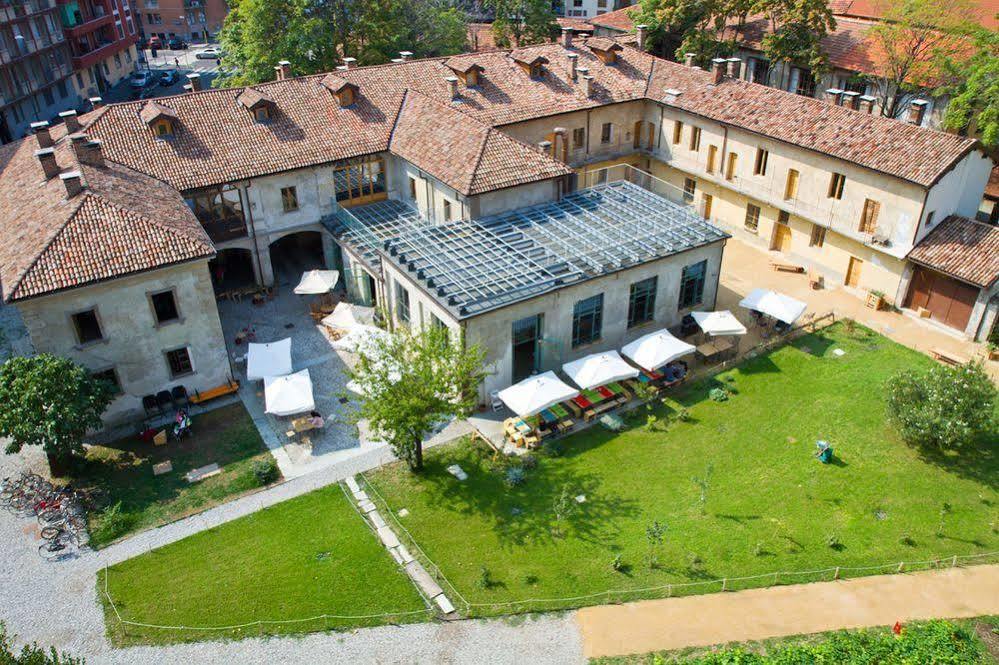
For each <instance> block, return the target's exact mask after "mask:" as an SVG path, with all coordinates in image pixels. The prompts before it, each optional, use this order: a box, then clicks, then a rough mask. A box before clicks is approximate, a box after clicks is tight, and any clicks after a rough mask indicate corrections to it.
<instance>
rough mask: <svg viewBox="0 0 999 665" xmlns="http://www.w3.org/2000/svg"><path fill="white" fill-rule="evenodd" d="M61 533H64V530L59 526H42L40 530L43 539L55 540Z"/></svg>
mask: <svg viewBox="0 0 999 665" xmlns="http://www.w3.org/2000/svg"><path fill="white" fill-rule="evenodd" d="M62 533H64V531H63V528H62V527H61V526H47V527H43V528H42V531H41V535H42V539H43V540H55V539H56V538H58V537H59V535H60V534H62Z"/></svg>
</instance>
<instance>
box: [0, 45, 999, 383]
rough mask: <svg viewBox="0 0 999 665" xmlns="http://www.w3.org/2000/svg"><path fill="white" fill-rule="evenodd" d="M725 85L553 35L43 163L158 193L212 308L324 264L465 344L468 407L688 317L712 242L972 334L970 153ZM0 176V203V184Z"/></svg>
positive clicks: (175, 116) (985, 294)
mask: <svg viewBox="0 0 999 665" xmlns="http://www.w3.org/2000/svg"><path fill="white" fill-rule="evenodd" d="M643 37H644V36H643V35H641V34H639V35H636V39H637V42H638V45H639V46H641V43H642V41H643ZM737 72H738V67H737V66H736V63H732V62H728V61H725V62H717V63H714V66H713V68H712V70H711V71H703V70H701V69H698V68H694V67H686V66H684V65H681V64H677V63H673V62H668V61H665V60H661V59H658V58H655V57H652V56H650V55H649V54H647V53H645V52H643V51H642V50H641V48H632V47H630V46H622V45H621V44H619V43H617V42H616V41H614V40H611V39H607V38H599V37H593V38H587V39H578V38H576V37H575V35H574V33H573V31H572V30H571V29H570V30H566V31H564V33H563V36H562V39H561V40H560V41H559V42H558V43H553V44H543V45H537V46H531V47H525V48H519V49H514V50H512V51H499V50H496V51H490V52H480V53H469V54H465V55H461V56H453V57H448V58H431V59H425V60H411V59H409V58H408V56H406V55H403V56H402V57H400V59H399V61H398V62H395V63H392V64H388V65H381V66H372V67H360V68H359V67H355V66H354V64H353V61H351V60H349V59H348V61H347V62H346V63H345V65H344V66H343V67H342V68H341V69H340V70H338V71H336V72H332V73H329V74H320V75H313V76H304V77H294V76H293V75H292V74H293V72H291V71H290V66H289V65H288V63H284V62H282V63H278V65H277V66H276V67H275V74H276V76H275V79H276V80H274V81H272V82H269V83H262V84H258V85H255V86H252V87H247V88H237V89H220V90H201V85H200V83H199V78H198V77H197V75H193V76H192V78H191V86H192V88H193V92H191V93H189V94H185V95H180V96H174V97H167V98H160V99H157V100H148V101H137V102H130V103H124V104H114V105H109V106H105V107H101V108H99V109H97V110H95V111H93V112H92V113H89V114H87V115H86V116H84V117H83V118H82V119H81V127H80V132H79V133H78V135H77V136H76V137H75V138H65V137H63V138H61V139H59V141H61V142H62V144H64V143H66V142H67V141H68V142H70V143H72V142H73V141H74V140H76V141H82V142H84V143H87V144H89V143H94V142H98V143H99V145H100V147H101V152H100V154H101V155H102V160H103V161H104V163H105V164H106V165H110V166H108V167H107V168H113V169H120V170H121V172H122V173H123V174H124V173H134V174H135V177H136V178H140V177H142V178H154V179H155V180H156V181H157V182H159V183H165V185H164V186H166V187H167V188H168V189H170V190H171V191H172V192H173V196H172V199H171V201H172V203H171V205H172V206H174V207H176V206H178V205H185V204H186V207H187V209H189V210H190V211H191V214H193V218H194V219H196V220H197V221H198V222H200V229H201V230H202V232H203V233H205V234H206V235H207V236H208V238H209V239H210V241H211V245H212V248H213V250H214V254H213V255H212V256H208V255H207V253H206V254H205V255H202V257H201V258H199V259H198V261H203V263H200V264H199V265H201V266H204V265H205V263H207V262H208V261H211V263H210V264H209V268H208V272H209V273H210V274H211V278H212V281H213V282H214V284H215V285H216V286H219V285H221V284H223V283H224V282H227V281H231V280H237V279H238V280H244V281H246V282H256V283H259V284H269V283H272V282H273V281H274V280H275V275H278V274H284V275H288V274H289V273H290V271H292V270H299V269H301V266H302V265H303V263H305V264H310V265H313V266H323V265H325V266H327V267H331V268H335V269H338V270H341V272H342V274H343V275H344V279H345V283H346V288H347V292H348V294H349V296H350V298H351V299H352V300H354V301H359V302H363V303H365V304H374V305H378V306H382V307H384V308H385V309H386V310H387V311H389V312H390V314H391V318H392V320H393V321H394V322H395V323H396V324H397V325H410V326H412V325H416V326H443V327H445V328H447V329H449V330H451V331H452V332H453V336H454V338H455V339H456V340H459V339H465V340H468V341H474V342H477V343H480V344H481V345H482V346H483V347H484V348H485V349H486V351H487V363H488V364H489V368H490V371H489V377H488V378H487V380H486V381H485V383H484V385H483V392H482V398H483V399H485V397H486V395H487V393H488V392H489V391H491V390H495V389H497V388H500V387H503V386H504V385H506V384H508V383H509V382H511V381H514V380H517V379H518V378H522V377H523V376H525V375H526V374H529V373H530V372H532V371H537V370H544V369H550V368H552V367H556V366H558V365H559V364H561V363H564V362H567V361H570V360H572V359H574V358H576V357H580V356H581V355H585V354H587V353H590V352H592V351H594V350H601V349H606V348H616V347H618V346H620V345H622V344H624V343H627V342H628V341H630V340H631V339H633V338H634V337H636V336H638V335H640V334H642V332H643V331H644V330H646V328H645V326H653V325H658V326H676V325H678V324H679V323H680V321H681V319H682V317H683V316H684V315H685V314H686V313H688V312H690V311H692V310H695V309H710V308H712V307H713V306H714V300H715V295H716V293H717V284H718V279H719V274H720V270H721V262H722V261H721V260H722V255H723V251H724V247H725V244H726V242H728V240H729V238H730V237H731V236H736V237H739V238H741V239H744V240H745V241H747V242H750V243H755V244H757V245H759V246H761V247H763V248H764V249H771V250H772V251H774V252H775V258H779V259H780V260H783V261H795V262H799V263H801V264H802V265H804V266H807V267H808V268H810V269H812V270H815V271H818V272H820V273H821V274H822V275H823V276H824V278H825V280H826V285H827V288H845V289H852V290H854V291H856V292H857V293H858V295H863V294H864V293H865V292H866V290H871V289H877V290H880V291H883V292H884V293H885V294H886V296H887V297H888V299H889V300H891V301H893V302H894V303H895V304H897V305H898V306H900V307H907V308H911V309H912V310H914V311H915V310H918V309H919V308H922V309H924V310H928V311H929V312H930V313H931V314H932V315H933V316H935V317H936V318H938V319H940V321H941V325H947V326H950V327H951V328H955V329H958V330H960V331H962V332H964V333H965V334H967V335H969V336H981V335H982V332H983V331H985V330H986V329H987V328H988V327H990V326H991V325H992V321H994V320H995V316H996V312H997V310H999V301H997V299H996V298H995V294H996V283H995V282H996V280H995V276H997V275H999V265H997V261H999V253H997V252H996V251H995V248H994V236H993V235H992V234H991V233H990V232H988V231H989V230H990V228H991V227H987V226H985V225H981V227H983V228H979V227H978V226H975V227H973V228H971V231H972V232H968V231H969V227H968V226H967V225H968V224H975V222H972V221H971V220H970V219H968V218H969V217H970V216H973V215H974V213H975V211H976V210H977V208H978V206H979V202H980V200H981V196H982V193H983V191H984V188H985V183H986V181H987V179H988V177H989V172H990V170H991V166H992V164H991V162H990V161H989V160H988V159H987V158H986V157H985V156H984V155H983V154H982V152H981V150H980V148H979V144H978V143H977V142H976V141H975V140H973V139H968V138H964V137H959V136H955V135H951V134H945V133H941V132H937V131H933V130H929V129H925V128H922V127H919V126H917V125H915V124H909V123H903V122H898V121H894V120H889V119H885V118H881V117H878V116H875V115H870V114H868V113H865V112H862V111H859V110H855V109H853V108H850V107H848V106H843V105H839V104H830V103H825V102H822V101H819V100H815V99H810V98H806V97H803V96H799V95H794V94H789V93H786V92H783V91H780V90H777V89H774V88H770V87H765V86H760V85H757V84H753V83H749V82H746V81H744V80H742V79H741V77H739V76H738V75H737ZM33 141H35V140H34V139H29V140H27V141H24V142H22V144H21V145H22V146H24V145H25V144H31V143H32V142H33ZM40 145H41V143H38V144H37V145H28V147H22V148H20V150H23V151H25V153H24V154H27V153H29V152H31V151H32V150H33V149H35V148H37V147H39V146H40ZM60 145H61V144H60ZM39 149H40V150H42V151H44V148H39ZM62 149H63V150H66V148H62ZM18 154H20V153H18ZM42 156H44V152H43V155H41V156H39V157H38V159H40V158H41V157H42ZM60 163H61V162H60ZM9 174H10V169H4V171H3V173H0V189H4V188H7V187H18V186H21V184H22V183H18V182H17V181H16V180H14V178H13V177H12V176H11V175H9ZM66 175H67V174H65V173H62V174H61V176H66ZM93 178H94V176H93V175H90V176H89V177H88V173H87V171H86V170H85V171H84V180H85V181H89V180H91V179H93ZM67 179H69V180H71V179H72V178H67ZM107 191H108V193H107V195H108V196H109V197H110V196H112V190H107ZM164 195H165V192H164ZM126 204H127V205H126ZM123 205H124V206H125V209H130V207H135V206H137V205H138V204H137V203H136V202H135V201H132V200H131V199H128V200H126V201H124V202H123ZM20 214H22V215H27V214H30V215H33V216H36V217H46V216H49V215H51V214H52V212H51V211H50V210H49V209H47V208H44V207H43V208H42V209H39V208H37V207H31V208H30V209H25V210H22V211H21V213H20ZM187 221H188V222H189V221H190V219H188V220H187ZM50 223H51V224H53V228H56V227H59V228H61V225H62V221H61V219H60V218H59V217H57V218H56V219H55V220H54V221H52V222H50ZM19 231H20V229H19V227H18V226H17V224H16V219H12V221H10V222H9V223H7V224H3V225H0V237H7V236H14V237H16V236H17V235H18V234H19ZM94 243H95V244H97V245H98V246H103V244H104V241H103V240H100V239H97V240H95V241H94ZM112 246H113V245H112ZM111 251H112V252H113V253H114V252H116V251H120V248H119V249H118V250H114V249H113V250H111ZM168 258H169V257H163V258H160V259H158V260H160V261H163V262H166V263H169V261H168V260H167V259H168ZM198 261H195V263H197V262H198ZM3 263H4V261H3V260H2V259H0V265H3ZM964 264H968V265H974V269H973V270H970V271H969V270H965V269H961V268H960V267H961V266H962V265H964ZM37 265H38V266H39V267H38V270H39V271H40V272H41V274H47V270H48V267H47V265H46V264H37ZM198 269H199V270H200V268H198ZM153 271H154V269H153V268H150V271H149V272H150V274H152V273H153ZM130 276H131V275H130ZM120 279H124V277H119V276H118V275H110V276H108V277H106V278H104V279H102V280H101V281H100V284H102V285H103V287H104V288H107V289H108V291H109V292H113V290H114V289H115V288H117V287H116V286H115V284H116V281H117V280H120ZM200 279H201V282H200V285H199V286H198V287H197V288H198V289H200V290H201V291H203V292H204V293H205V294H206V296H205V297H206V298H207V297H210V288H209V285H208V283H207V282H206V281H205V277H204V272H202V273H201V277H200ZM285 281H287V280H285ZM13 283H14V282H12V281H11V279H9V278H8V279H4V280H3V282H2V285H3V287H4V297H5V298H6V299H7V300H8V301H11V300H13V301H14V302H15V304H17V302H16V301H17V295H16V294H15V293H12V292H11V291H10V290H9V289H10V286H11V284H13ZM969 297H970V300H971V303H970V306H968V302H969ZM38 302H39V303H42V302H43V300H42V299H39V301H38ZM962 307H965V309H966V310H967V311H963V310H962ZM29 318H30V317H29ZM53 325H54V324H53ZM141 332H143V331H141V330H140V333H141ZM136 334H139V333H136ZM205 338H206V339H211V338H212V335H211V334H207V333H206V335H205ZM171 343H174V342H171ZM192 348H193V347H192ZM168 350H170V349H168Z"/></svg>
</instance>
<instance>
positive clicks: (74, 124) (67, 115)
mask: <svg viewBox="0 0 999 665" xmlns="http://www.w3.org/2000/svg"><path fill="white" fill-rule="evenodd" d="M59 117H60V118H62V121H63V122H64V123H66V133H67V134H75V133H77V132H78V131H80V119H79V118H77V117H76V111H74V110H73V109H70V110H69V111H63V112H62V113H60V114H59Z"/></svg>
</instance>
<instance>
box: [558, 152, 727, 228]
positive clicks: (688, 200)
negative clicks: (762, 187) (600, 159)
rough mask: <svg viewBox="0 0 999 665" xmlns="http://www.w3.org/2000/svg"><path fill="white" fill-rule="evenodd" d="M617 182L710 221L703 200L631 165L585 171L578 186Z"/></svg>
mask: <svg viewBox="0 0 999 665" xmlns="http://www.w3.org/2000/svg"><path fill="white" fill-rule="evenodd" d="M618 180H627V181H628V182H631V183H634V184H636V185H638V186H639V187H641V188H643V189H646V190H648V191H650V192H652V193H653V194H657V195H658V196H661V197H662V198H664V199H666V200H667V201H669V202H671V203H675V204H677V205H679V206H682V207H684V208H687V209H689V210H690V211H691V212H693V213H694V214H696V215H698V216H699V217H701V218H703V219H705V220H706V221H711V220H710V219H708V217H707V216H706V215H705V214H704V200H703V198H702V199H700V200H698V197H696V196H693V195H692V194H690V193H688V192H685V191H683V190H682V189H681V188H679V187H677V186H676V185H673V184H670V183H668V182H666V181H665V180H661V179H659V178H657V177H655V176H654V175H652V174H651V173H646V172H645V171H643V170H641V169H637V168H635V167H634V166H632V165H631V164H615V165H614V166H605V167H604V168H602V169H596V170H594V171H587V172H586V175H585V176H584V177H583V178H582V180H581V182H579V183H578V184H579V188H580V189H589V188H590V187H594V186H596V185H602V184H604V183H608V182H616V181H618Z"/></svg>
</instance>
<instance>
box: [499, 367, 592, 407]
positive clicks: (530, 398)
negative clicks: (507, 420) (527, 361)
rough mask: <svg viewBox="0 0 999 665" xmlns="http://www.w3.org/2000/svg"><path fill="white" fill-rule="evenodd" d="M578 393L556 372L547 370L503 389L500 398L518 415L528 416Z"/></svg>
mask: <svg viewBox="0 0 999 665" xmlns="http://www.w3.org/2000/svg"><path fill="white" fill-rule="evenodd" d="M578 394H579V391H578V390H576V389H575V388H572V387H570V386H568V385H566V384H565V383H563V382H562V381H561V380H560V379H559V378H558V377H557V376H555V373H554V372H545V373H544V374H538V375H536V376H531V377H528V378H526V379H524V380H523V381H521V382H520V383H515V384H513V385H512V386H510V387H509V388H506V389H504V390H501V391H500V392H499V398H500V399H501V400H503V403H504V404H506V405H507V406H508V407H510V409H511V410H512V411H513V412H514V413H516V414H517V415H518V416H520V417H522V418H526V417H527V416H533V415H534V414H536V413H540V412H541V411H544V410H545V409H547V408H548V407H550V406H554V405H555V404H558V403H559V402H564V401H566V400H567V399H572V398H573V397H575V396H576V395H578Z"/></svg>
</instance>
